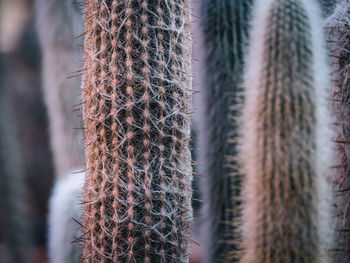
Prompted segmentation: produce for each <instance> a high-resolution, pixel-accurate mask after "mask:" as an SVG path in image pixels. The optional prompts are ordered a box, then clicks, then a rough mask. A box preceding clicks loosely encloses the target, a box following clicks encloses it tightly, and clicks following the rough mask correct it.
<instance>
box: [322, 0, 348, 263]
mask: <svg viewBox="0 0 350 263" xmlns="http://www.w3.org/2000/svg"><path fill="white" fill-rule="evenodd" d="M325 27H326V29H327V31H328V39H329V42H330V43H329V44H330V47H331V56H332V65H333V83H334V91H333V112H334V116H335V124H336V127H337V139H336V142H337V146H338V147H337V152H338V158H339V163H338V165H337V166H336V167H337V175H336V176H335V180H334V182H335V183H336V184H335V185H336V189H335V190H336V193H337V195H336V198H335V203H336V216H335V219H336V221H335V228H336V232H337V237H336V239H337V247H336V251H339V253H337V254H338V255H337V256H336V258H337V260H338V261H337V262H349V261H350V231H349V230H350V211H349V208H348V207H349V205H350V158H349V157H350V118H349V116H350V115H349V114H350V70H349V63H350V2H349V1H348V0H344V1H340V2H339V3H338V5H337V7H336V8H335V10H334V12H333V14H331V15H330V16H329V17H328V19H327V22H326V26H325Z"/></svg>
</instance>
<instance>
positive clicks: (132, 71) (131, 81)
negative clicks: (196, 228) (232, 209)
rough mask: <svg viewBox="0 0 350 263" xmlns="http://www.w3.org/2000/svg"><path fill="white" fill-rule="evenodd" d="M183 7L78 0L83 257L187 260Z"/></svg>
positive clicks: (179, 0)
mask: <svg viewBox="0 0 350 263" xmlns="http://www.w3.org/2000/svg"><path fill="white" fill-rule="evenodd" d="M190 14H191V12H190V6H189V1H188V0H169V1H163V0H157V1H151V2H150V1H146V0H143V1H139V0H126V1H117V0H113V1H97V0H90V1H88V2H87V3H86V7H85V28H86V33H85V44H84V47H85V68H86V69H87V72H86V74H85V76H84V81H83V87H84V88H83V96H84V123H85V135H86V157H87V179H86V182H85V186H84V215H83V218H84V223H83V225H84V231H85V233H84V235H83V240H84V253H83V259H84V262H146V263H147V262H188V251H189V237H188V235H189V232H190V223H191V220H192V208H191V202H190V201H191V180H192V175H191V161H190V159H191V158H190V152H189V147H188V144H189V137H190V118H189V114H190V103H191V71H190V62H191V36H190Z"/></svg>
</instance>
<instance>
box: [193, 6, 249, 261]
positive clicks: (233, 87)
mask: <svg viewBox="0 0 350 263" xmlns="http://www.w3.org/2000/svg"><path fill="white" fill-rule="evenodd" d="M252 2H253V1H252V0H248V1H242V0H238V1H230V0H210V1H205V2H203V3H202V4H201V5H202V10H201V19H202V22H201V24H202V31H203V41H202V43H203V44H202V45H203V46H202V50H203V51H202V52H203V53H204V54H203V55H202V56H203V59H204V61H205V62H204V64H205V70H204V72H205V73H204V74H205V76H204V80H205V81H204V82H203V85H202V87H203V88H202V89H201V104H202V105H203V110H202V113H201V115H202V116H201V117H200V118H199V124H200V128H201V129H200V130H199V133H200V136H199V149H200V151H199V155H200V160H199V165H200V166H199V167H200V172H201V174H202V175H203V177H204V179H203V182H202V193H203V199H204V201H205V202H204V207H203V210H202V217H203V224H204V229H205V230H203V231H202V232H203V237H202V239H203V242H204V249H203V251H205V255H204V257H203V259H204V262H235V261H236V260H237V259H238V258H239V257H240V248H239V240H240V238H239V233H238V232H237V224H239V214H240V187H241V173H240V171H239V168H238V164H237V158H236V157H237V156H236V155H237V135H238V129H237V125H238V119H237V118H238V116H239V114H240V106H241V105H242V90H241V89H240V86H239V83H240V82H241V80H242V72H243V55H244V53H245V50H246V47H247V42H248V41H247V40H248V25H249V21H248V20H249V15H250V10H251V5H252Z"/></svg>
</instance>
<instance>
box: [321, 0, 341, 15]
mask: <svg viewBox="0 0 350 263" xmlns="http://www.w3.org/2000/svg"><path fill="white" fill-rule="evenodd" d="M319 1H320V3H321V7H322V10H323V13H324V14H325V15H326V16H328V15H330V14H331V13H332V12H333V10H334V8H335V5H336V2H337V0H319Z"/></svg>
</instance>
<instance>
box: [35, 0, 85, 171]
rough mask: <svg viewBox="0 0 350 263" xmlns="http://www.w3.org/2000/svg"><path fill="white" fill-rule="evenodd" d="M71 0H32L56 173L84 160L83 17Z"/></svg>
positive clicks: (72, 167) (79, 165)
mask: <svg viewBox="0 0 350 263" xmlns="http://www.w3.org/2000/svg"><path fill="white" fill-rule="evenodd" d="M76 3H77V2H76V1H73V0H65V1H62V0H36V1H35V7H36V12H37V21H36V22H37V29H38V33H39V38H40V42H41V47H42V52H43V65H42V71H43V88H44V95H45V97H44V98H45V103H46V106H47V109H48V115H49V122H50V139H51V148H52V152H53V158H54V165H55V172H56V177H61V176H65V175H67V174H68V173H69V172H70V171H72V170H74V169H76V168H77V167H82V166H83V164H84V149H83V130H82V129H81V127H82V117H81V94H80V89H81V77H80V75H82V73H83V72H84V70H79V69H80V66H81V64H82V58H83V49H82V47H81V45H82V44H83V39H82V38H81V37H80V38H79V35H81V34H82V33H83V20H82V15H81V10H79V8H78V5H77V4H76Z"/></svg>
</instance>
